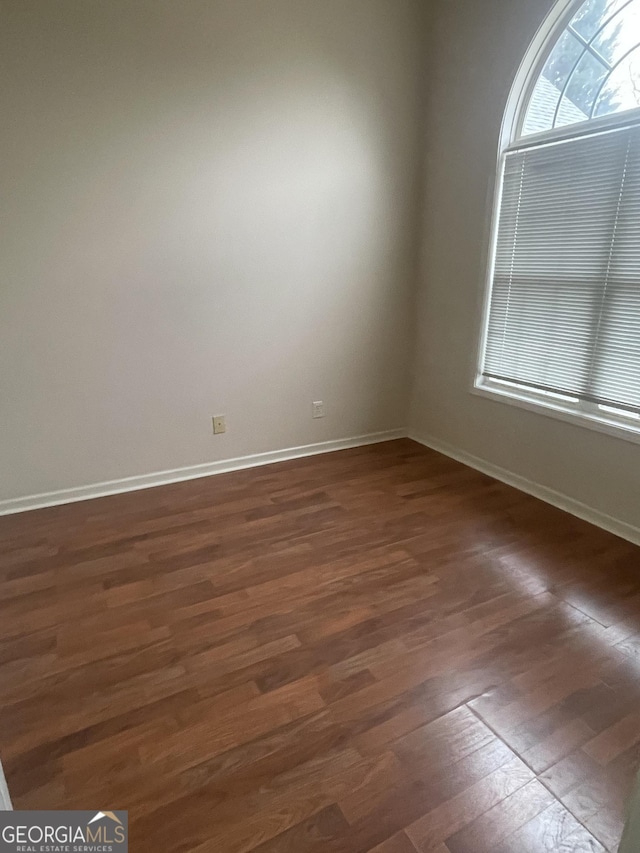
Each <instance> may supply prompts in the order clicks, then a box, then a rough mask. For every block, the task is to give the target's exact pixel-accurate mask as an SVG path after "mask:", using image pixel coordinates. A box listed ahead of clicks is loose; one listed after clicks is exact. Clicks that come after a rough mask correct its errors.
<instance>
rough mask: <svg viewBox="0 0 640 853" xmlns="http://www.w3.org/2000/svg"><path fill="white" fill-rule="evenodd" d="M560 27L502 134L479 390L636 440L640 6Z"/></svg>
mask: <svg viewBox="0 0 640 853" xmlns="http://www.w3.org/2000/svg"><path fill="white" fill-rule="evenodd" d="M553 15H554V17H553V19H551V20H550V21H548V22H547V25H546V27H545V28H543V31H542V32H541V36H540V37H539V39H538V40H537V41H536V43H534V45H532V48H531V51H530V55H529V57H528V59H527V60H526V61H525V65H524V66H523V69H524V70H523V71H522V72H521V74H520V79H519V80H518V81H517V83H516V87H515V88H514V94H513V96H512V106H511V107H510V112H509V114H508V120H507V121H506V122H505V139H504V144H503V147H502V151H501V156H500V168H499V177H498V193H497V199H496V214H495V221H494V226H493V229H494V233H493V241H492V253H491V255H492V256H491V262H490V282H489V288H488V294H487V305H486V311H485V317H484V327H483V336H482V346H481V357H480V367H479V371H478V375H477V377H476V389H477V390H478V391H479V392H480V393H486V394H490V395H491V396H495V395H498V396H500V398H502V399H504V400H506V401H508V402H515V403H517V404H519V405H525V406H529V407H531V406H533V407H536V408H538V407H542V408H544V409H546V410H547V411H548V412H549V413H555V414H557V415H559V416H560V417H565V418H569V419H578V420H579V421H580V422H582V423H586V424H587V425H590V426H595V427H596V428H600V429H607V430H613V431H615V432H617V433H622V434H624V435H628V436H630V437H633V438H635V439H637V440H639V441H640V0H586V2H584V0H583V2H581V3H579V4H576V3H575V2H573V3H569V4H568V5H567V3H563V4H561V8H560V9H556V10H555V12H554V13H553Z"/></svg>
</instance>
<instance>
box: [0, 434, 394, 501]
mask: <svg viewBox="0 0 640 853" xmlns="http://www.w3.org/2000/svg"><path fill="white" fill-rule="evenodd" d="M406 436H407V430H406V429H393V430H388V431H387V432H373V433H369V434H368V435H359V436H356V437H355V438H340V439H337V440H335V441H322V442H319V443H318V444H306V445H303V446H302V447H289V448H287V449H285V450H272V451H269V452H268V453H253V454H251V455H249V456H239V457H238V458H236V459H222V460H220V461H219V462H205V463H204V464H203V465H191V466H189V467H188V468H175V469H173V470H171V471H158V472H157V473H155V474H141V475H140V476H137V477H125V478H123V479H122V480H110V481H109V482H106V483H94V484H92V485H90V486H79V487H78V488H74V489H60V490H59V491H56V492H46V493H44V494H40V495H29V496H27V497H23V498H11V499H9V500H4V501H0V515H11V514H13V513H16V512H26V511H27V510H31V509H42V508H43V507H48V506H58V505H59V504H67V503H75V502H76V501H87V500H91V499H93V498H102V497H105V496H106V495H119V494H122V493H123V492H135V491H138V490H139V489H149V488H151V487H152V486H166V485H168V484H169V483H180V482H182V481H183V480H195V479H197V478H199V477H211V476H212V475H213V474H226V473H228V472H229V471H240V470H241V469H243V468H256V467H258V466H260V465H270V464H271V463H273V462H285V461H287V460H288V459H299V458H301V457H304V456H316V455H317V454H319V453H332V452H333V451H335V450H347V449H348V448H350V447H364V446H365V445H367V444H378V443H380V442H382V441H392V440H393V439H396V438H406Z"/></svg>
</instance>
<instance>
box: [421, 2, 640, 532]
mask: <svg viewBox="0 0 640 853" xmlns="http://www.w3.org/2000/svg"><path fill="white" fill-rule="evenodd" d="M551 5H552V4H551V2H550V0H482V2H477V0H447V2H442V3H436V4H435V5H434V8H435V10H436V19H435V21H434V29H433V39H432V46H433V51H432V60H433V61H432V64H431V68H432V74H431V88H430V99H429V100H430V103H429V111H428V133H427V168H426V179H425V180H426V215H425V221H424V223H423V275H422V282H421V289H420V293H419V298H418V310H417V316H418V318H419V320H418V321H419V329H418V340H417V347H416V359H415V364H414V378H415V384H414V394H413V401H412V407H411V418H410V424H411V430H412V433H413V434H415V435H417V436H423V437H429V438H431V439H435V440H436V441H439V442H445V443H448V444H450V445H453V446H454V447H455V448H457V449H458V450H460V451H462V452H463V453H466V454H471V455H473V456H476V457H479V458H480V459H483V460H486V461H488V462H489V463H491V464H492V465H496V466H500V467H502V468H504V469H507V470H508V471H510V472H513V473H515V474H517V475H519V476H521V477H524V478H526V479H529V480H531V481H534V482H535V483H539V484H542V485H544V486H547V487H549V488H551V489H554V490H556V491H558V492H561V493H563V494H565V495H567V496H569V497H570V498H571V499H573V500H577V501H580V502H582V503H584V504H586V505H587V506H589V507H591V508H593V509H596V510H598V511H599V512H602V513H606V514H608V515H611V516H613V517H614V518H616V519H618V520H621V521H625V522H627V523H629V524H633V525H636V526H640V476H639V471H640V446H639V445H637V444H632V443H629V442H627V441H624V440H621V439H617V438H612V437H609V436H607V435H604V434H601V433H597V432H594V431H591V430H589V429H585V428H583V427H577V426H575V425H572V424H568V423H565V422H562V421H559V420H553V419H551V418H549V417H546V416H544V415H540V414H537V413H531V412H528V411H525V410H523V409H518V408H515V407H513V406H510V405H505V404H504V403H500V402H494V401H493V400H488V399H484V398H481V397H478V396H476V395H473V394H471V387H472V371H473V368H474V365H475V359H476V352H477V341H478V334H479V323H480V309H481V300H482V292H483V287H484V274H485V267H486V244H487V240H488V215H487V214H488V210H489V205H490V199H491V196H492V192H493V186H494V180H495V167H496V157H497V147H498V138H499V132H500V126H501V121H502V116H503V112H504V109H505V105H506V102H507V98H508V95H509V91H510V87H511V84H512V81H513V79H514V77H515V74H516V72H517V70H518V66H519V64H520V61H521V59H522V57H523V56H524V54H525V51H526V49H527V47H528V45H529V43H530V42H531V40H532V38H533V36H534V35H535V33H536V30H537V28H538V26H539V25H540V23H541V22H542V20H543V19H544V17H545V14H546V12H547V11H548V10H549V9H550V8H551Z"/></svg>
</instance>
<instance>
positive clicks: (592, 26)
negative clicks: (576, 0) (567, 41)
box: [571, 0, 629, 41]
mask: <svg viewBox="0 0 640 853" xmlns="http://www.w3.org/2000/svg"><path fill="white" fill-rule="evenodd" d="M628 2H629V0H587V2H586V3H585V4H584V5H583V6H581V7H580V8H579V9H578V11H577V12H576V15H575V17H574V18H573V20H572V21H571V26H572V27H573V28H574V29H575V31H576V32H578V33H580V35H581V36H582V37H583V38H585V39H587V41H589V40H590V39H591V38H592V37H593V36H594V35H595V34H596V33H597V31H598V30H599V29H600V27H601V26H602V25H603V24H604V23H605V21H606V20H607V18H610V17H611V15H613V14H615V13H616V12H617V11H619V10H620V9H621V8H622V7H623V6H625V5H626V4H627V3H628Z"/></svg>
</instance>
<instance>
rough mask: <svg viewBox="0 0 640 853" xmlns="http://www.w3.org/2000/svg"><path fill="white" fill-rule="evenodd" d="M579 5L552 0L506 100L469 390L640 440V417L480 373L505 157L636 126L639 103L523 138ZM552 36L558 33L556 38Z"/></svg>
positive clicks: (571, 0)
mask: <svg viewBox="0 0 640 853" xmlns="http://www.w3.org/2000/svg"><path fill="white" fill-rule="evenodd" d="M583 3H584V0H558V2H556V4H555V5H554V6H553V8H552V9H551V11H550V12H549V14H548V15H547V17H546V18H545V20H544V21H543V23H542V25H541V26H540V28H539V29H538V32H537V33H536V35H535V37H534V39H533V41H532V43H531V45H530V46H529V49H528V50H527V52H526V54H525V57H524V59H523V61H522V63H521V65H520V68H519V69H518V73H517V74H516V78H515V81H514V83H513V86H512V89H511V93H510V95H509V99H508V101H507V107H506V110H505V113H504V118H503V122H502V127H501V130H500V137H499V146H498V161H497V167H496V172H495V174H496V178H495V182H494V186H493V195H492V199H493V203H492V204H491V207H490V228H489V232H488V238H487V240H486V243H487V244H488V245H487V251H486V252H485V267H484V270H485V271H484V274H483V278H482V286H483V291H482V292H483V297H482V307H481V318H482V319H481V327H480V339H479V346H478V350H477V352H476V354H475V358H474V364H473V384H472V388H471V391H472V393H473V394H476V395H478V396H481V397H485V398H488V399H491V400H493V401H495V402H501V403H507V404H509V405H512V406H517V407H518V408H522V409H526V410H528V411H532V412H537V413H538V414H540V415H545V416H547V417H551V418H554V419H557V420H562V421H566V422H569V423H573V424H575V425H577V426H582V427H586V428H588V429H592V430H596V431H598V432H602V433H606V434H608V435H611V436H614V437H616V438H622V439H625V440H627V441H632V442H635V443H637V444H640V415H635V414H632V413H625V412H623V411H621V410H619V412H615V411H613V410H611V409H608V408H607V407H603V406H600V405H598V404H596V403H591V402H588V401H585V400H578V399H576V398H570V397H563V395H561V394H553V393H551V392H546V391H537V390H535V389H530V388H525V387H524V386H521V385H517V384H516V383H510V382H506V381H502V380H498V379H491V378H489V377H486V376H483V375H482V369H483V365H484V358H485V351H486V347H487V332H488V324H489V312H490V307H491V295H492V290H493V275H494V269H495V262H496V250H497V242H498V229H499V224H500V210H501V207H502V188H503V183H504V180H503V179H504V169H505V162H506V156H507V155H508V154H509V153H511V152H513V151H521V150H524V149H526V148H531V147H534V146H536V145H539V144H540V143H542V142H557V141H560V140H562V139H575V138H577V137H579V136H583V135H591V134H593V133H597V132H598V131H602V130H606V129H607V128H610V127H615V128H622V127H624V126H626V125H628V126H637V125H638V124H640V107H638V108H637V109H633V110H625V111H624V112H622V113H611V114H609V115H605V116H599V117H597V118H592V119H588V120H586V121H582V122H576V123H574V124H570V125H564V126H562V127H557V128H553V129H551V130H547V131H543V132H541V133H535V134H528V135H527V136H524V137H523V136H522V129H523V127H524V122H525V118H526V108H527V106H528V104H529V101H530V98H531V95H532V93H533V90H534V88H535V85H536V83H537V82H538V78H539V76H540V74H541V72H542V69H543V67H544V65H545V63H546V61H547V59H548V57H549V55H550V53H551V51H552V50H553V49H554V47H555V45H556V42H557V40H558V38H559V37H560V36H561V35H562V32H563V31H564V29H565V28H566V26H567V25H568V23H569V22H570V21H571V20H572V19H573V16H574V15H575V13H576V11H577V10H578V9H579V8H580V7H581V6H582V5H583ZM554 36H557V37H556V38H554Z"/></svg>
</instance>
